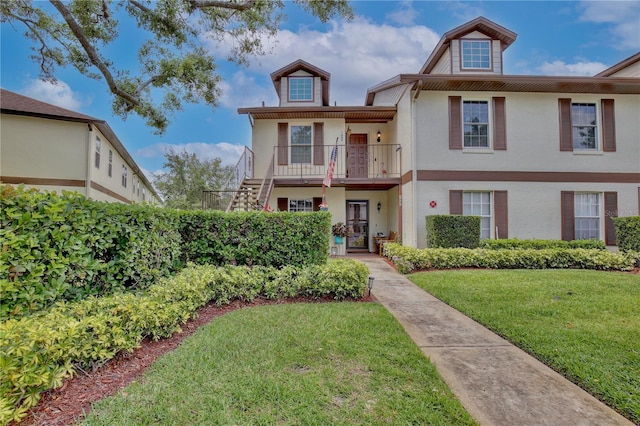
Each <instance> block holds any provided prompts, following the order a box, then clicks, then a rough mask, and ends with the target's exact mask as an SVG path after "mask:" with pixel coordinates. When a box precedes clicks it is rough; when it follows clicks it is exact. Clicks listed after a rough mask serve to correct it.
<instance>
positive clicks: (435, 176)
mask: <svg viewBox="0 0 640 426" xmlns="http://www.w3.org/2000/svg"><path fill="white" fill-rule="evenodd" d="M417 175H418V176H417V180H419V181H469V182H588V183H638V182H640V173H610V172H528V171H493V170H478V171H472V170H418V173H417Z"/></svg>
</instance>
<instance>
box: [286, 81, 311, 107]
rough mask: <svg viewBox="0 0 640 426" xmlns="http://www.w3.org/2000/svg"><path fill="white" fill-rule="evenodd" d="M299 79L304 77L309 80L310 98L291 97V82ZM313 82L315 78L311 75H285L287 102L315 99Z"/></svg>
mask: <svg viewBox="0 0 640 426" xmlns="http://www.w3.org/2000/svg"><path fill="white" fill-rule="evenodd" d="M301 79H306V80H311V98H310V99H292V98H291V82H292V81H295V80H301ZM314 84H315V78H314V77H313V76H306V75H300V76H289V77H287V98H288V101H289V102H313V101H314V100H315V94H314V93H313V92H314Z"/></svg>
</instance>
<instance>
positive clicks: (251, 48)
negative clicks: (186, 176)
mask: <svg viewBox="0 0 640 426" xmlns="http://www.w3.org/2000/svg"><path fill="white" fill-rule="evenodd" d="M294 2H295V3H296V4H298V5H299V6H300V7H301V8H302V9H303V10H305V11H307V12H309V13H311V14H313V15H314V16H316V17H317V18H319V19H320V20H321V21H322V22H326V21H327V20H329V19H330V18H331V17H333V16H336V15H337V16H343V17H346V18H348V19H351V18H352V13H353V12H352V9H351V7H350V6H349V5H348V3H347V0H294ZM49 4H50V5H49ZM283 9H284V0H220V1H212V0H153V1H151V0H119V1H113V0H71V1H64V2H63V1H60V0H49V3H45V2H44V1H32V0H9V1H0V22H3V23H4V22H8V23H10V24H11V25H12V26H14V27H15V28H18V27H19V26H23V27H24V28H26V32H25V35H26V37H28V38H29V39H31V40H33V42H34V45H33V47H32V51H33V54H32V56H31V57H32V59H33V60H34V61H36V62H37V63H38V64H39V65H40V74H41V78H42V79H44V80H46V81H55V72H56V67H60V66H68V65H71V66H73V67H75V68H76V69H77V70H78V71H79V72H80V73H82V74H83V75H85V76H87V77H90V78H94V79H98V80H100V79H104V81H105V82H106V83H107V85H108V87H109V90H110V91H111V93H112V94H113V111H114V113H115V114H117V115H118V116H120V117H122V118H123V119H126V117H127V116H128V115H129V114H130V113H135V114H138V115H139V116H140V117H142V118H143V119H144V120H145V121H146V123H147V125H148V126H150V127H152V128H153V129H154V132H155V133H158V134H161V133H163V132H164V131H165V130H166V128H167V125H168V124H169V119H168V117H169V116H170V115H171V114H172V113H174V112H175V111H178V110H180V109H181V108H182V104H183V103H184V102H189V103H198V102H202V101H203V102H205V103H207V104H208V105H211V106H214V107H215V106H216V103H217V99H218V97H219V96H220V87H219V83H220V80H221V78H220V76H219V75H218V73H217V72H216V64H215V58H214V57H213V56H212V55H210V54H209V53H208V52H207V50H206V49H204V47H203V46H202V44H201V40H203V39H211V38H213V39H216V40H223V39H229V38H231V39H232V40H233V43H234V47H233V49H232V51H231V54H230V57H229V58H227V59H228V60H231V61H234V62H236V63H239V64H242V65H246V64H247V62H248V57H249V56H250V55H256V54H258V55H259V54H264V50H263V46H262V39H263V38H265V37H269V36H270V37H273V36H275V35H276V33H277V30H278V28H279V26H280V24H281V23H282V21H283V19H284V15H283V14H282V10H283ZM118 19H122V20H126V19H131V20H133V22H134V23H135V25H137V26H138V28H140V29H141V30H143V31H145V34H146V37H147V38H146V40H144V41H143V42H142V43H141V44H140V46H138V47H139V48H138V61H139V69H138V70H137V72H134V70H131V69H129V67H126V66H124V64H121V65H120V66H118V64H116V63H115V61H114V60H112V59H110V56H113V55H109V52H110V48H111V51H113V43H114V41H115V40H116V39H117V37H118V29H119V28H122V27H123V26H124V23H121V22H120V21H119V20H118ZM128 23H129V25H131V21H128Z"/></svg>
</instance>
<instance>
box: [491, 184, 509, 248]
mask: <svg viewBox="0 0 640 426" xmlns="http://www.w3.org/2000/svg"><path fill="white" fill-rule="evenodd" d="M493 203H494V207H493V209H494V212H495V223H496V238H509V211H508V205H507V191H494V192H493Z"/></svg>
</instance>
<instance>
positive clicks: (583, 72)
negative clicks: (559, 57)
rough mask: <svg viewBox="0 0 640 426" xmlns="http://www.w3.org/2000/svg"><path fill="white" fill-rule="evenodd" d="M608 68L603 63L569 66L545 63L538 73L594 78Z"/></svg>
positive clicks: (579, 63) (583, 63)
mask: <svg viewBox="0 0 640 426" xmlns="http://www.w3.org/2000/svg"><path fill="white" fill-rule="evenodd" d="M606 68H607V65H605V64H603V63H601V62H576V63H574V64H567V63H565V62H563V61H553V62H546V61H545V62H543V63H542V65H540V66H539V67H538V71H540V73H541V74H544V75H563V76H567V75H569V76H593V75H596V74H598V73H599V72H600V71H602V70H604V69H606Z"/></svg>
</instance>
